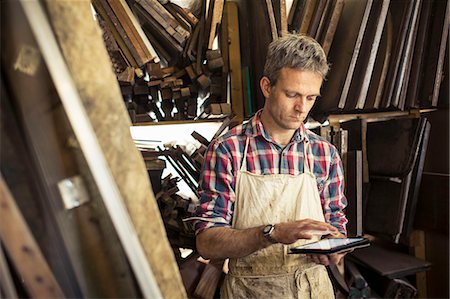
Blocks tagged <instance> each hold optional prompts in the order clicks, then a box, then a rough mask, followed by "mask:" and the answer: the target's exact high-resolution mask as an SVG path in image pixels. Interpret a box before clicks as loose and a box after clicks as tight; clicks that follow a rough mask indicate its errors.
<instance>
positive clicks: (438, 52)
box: [420, 0, 450, 107]
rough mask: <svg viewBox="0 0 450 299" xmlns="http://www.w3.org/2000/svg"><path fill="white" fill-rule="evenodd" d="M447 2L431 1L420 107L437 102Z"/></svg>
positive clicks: (448, 9)
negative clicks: (430, 20) (431, 12)
mask: <svg viewBox="0 0 450 299" xmlns="http://www.w3.org/2000/svg"><path fill="white" fill-rule="evenodd" d="M449 3H450V2H449V1H439V0H435V1H433V15H432V23H431V28H430V33H429V36H428V39H427V42H426V44H427V45H428V52H427V54H426V63H425V65H426V68H425V69H424V74H425V77H424V78H426V80H424V82H423V85H422V87H421V93H420V100H421V104H422V105H421V106H422V107H429V106H436V105H437V103H438V99H439V97H438V96H439V88H440V85H441V81H442V73H443V71H442V68H443V64H444V57H445V51H446V47H447V44H448V27H449V26H448V24H449V15H450V8H449V5H450V4H449ZM447 50H448V48H447ZM431 78H434V79H431Z"/></svg>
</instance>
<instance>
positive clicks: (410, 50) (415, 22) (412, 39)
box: [397, 0, 423, 110]
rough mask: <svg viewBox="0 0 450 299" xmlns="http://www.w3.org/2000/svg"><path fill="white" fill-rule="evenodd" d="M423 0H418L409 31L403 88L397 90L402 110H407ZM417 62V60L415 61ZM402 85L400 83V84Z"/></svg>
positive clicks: (402, 81) (402, 79)
mask: <svg viewBox="0 0 450 299" xmlns="http://www.w3.org/2000/svg"><path fill="white" fill-rule="evenodd" d="M422 4H423V1H422V0H417V2H416V6H415V7H414V11H413V17H412V20H411V24H410V27H411V30H410V31H409V33H408V40H407V43H408V46H407V48H406V53H405V56H406V57H405V66H404V71H403V72H402V73H401V75H402V77H401V78H400V80H401V81H400V83H401V90H400V91H397V94H398V97H399V108H400V110H405V104H406V94H407V92H408V86H409V80H410V75H411V68H412V63H413V60H412V59H413V56H414V49H415V44H416V39H417V32H418V28H419V21H420V19H419V18H420V12H421V10H422ZM414 63H416V62H414ZM399 85H400V84H399Z"/></svg>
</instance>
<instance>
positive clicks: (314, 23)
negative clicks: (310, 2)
mask: <svg viewBox="0 0 450 299" xmlns="http://www.w3.org/2000/svg"><path fill="white" fill-rule="evenodd" d="M327 2H328V1H327V0H318V2H317V4H316V8H315V9H314V11H313V15H312V18H311V23H310V24H309V27H308V35H309V36H311V37H314V36H316V34H317V29H318V28H319V24H320V20H321V19H322V16H323V15H324V14H325V5H326V3H327Z"/></svg>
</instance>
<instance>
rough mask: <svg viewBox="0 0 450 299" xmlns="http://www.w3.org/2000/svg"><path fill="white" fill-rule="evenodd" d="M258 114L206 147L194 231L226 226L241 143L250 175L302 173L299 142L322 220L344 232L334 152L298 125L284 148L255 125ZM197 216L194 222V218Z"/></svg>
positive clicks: (338, 168)
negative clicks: (314, 180) (304, 145)
mask: <svg viewBox="0 0 450 299" xmlns="http://www.w3.org/2000/svg"><path fill="white" fill-rule="evenodd" d="M260 115H261V110H260V111H258V113H257V114H256V115H255V117H253V118H251V119H250V120H249V121H248V122H247V123H246V124H243V125H239V126H237V127H235V128H233V129H232V130H230V131H229V132H227V133H226V134H224V135H222V136H221V137H218V138H217V139H215V140H213V141H212V142H211V144H210V146H209V148H208V151H207V153H206V156H205V162H204V164H203V170H202V172H201V177H200V189H201V191H200V205H199V207H198V208H197V211H196V216H197V217H199V218H201V220H198V221H196V222H195V229H196V233H197V234H198V233H200V232H202V231H203V230H205V229H207V228H210V227H217V226H227V227H230V226H231V221H232V217H233V209H234V201H235V199H236V194H235V190H236V175H237V171H238V170H239V169H240V167H241V163H242V159H243V154H244V148H245V142H246V139H247V138H250V140H249V146H248V151H247V171H249V172H251V173H255V174H264V175H269V174H290V175H298V174H301V173H303V168H304V167H303V162H304V160H303V159H304V151H303V148H304V147H303V144H304V142H307V143H309V147H310V149H311V151H309V150H308V153H311V152H312V155H311V154H308V155H307V158H308V165H312V166H313V167H311V171H312V172H313V173H314V175H315V176H316V180H317V188H318V190H319V195H320V200H321V203H322V208H323V214H324V216H325V221H327V222H328V223H330V224H331V225H333V226H335V227H337V228H338V229H339V231H340V232H341V233H343V234H346V228H345V225H346V223H347V219H346V217H345V214H344V212H343V210H344V208H345V206H346V205H347V199H346V198H345V196H344V174H343V171H342V163H341V159H340V157H339V154H338V151H337V150H336V148H335V147H334V146H333V145H332V144H330V143H329V142H328V141H326V140H324V139H323V138H322V137H320V136H318V135H317V134H315V133H313V132H311V131H309V130H307V129H305V128H304V126H303V125H302V126H301V127H300V128H299V129H298V130H297V131H296V132H295V134H294V136H293V138H292V140H291V142H290V143H289V144H288V145H287V146H286V147H285V148H283V147H282V146H280V145H279V144H277V143H276V142H275V141H274V140H273V139H272V138H271V137H270V135H269V133H268V132H267V131H265V130H264V127H263V125H262V123H261V121H260ZM199 218H197V219H199Z"/></svg>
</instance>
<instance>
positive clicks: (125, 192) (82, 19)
mask: <svg viewBox="0 0 450 299" xmlns="http://www.w3.org/2000/svg"><path fill="white" fill-rule="evenodd" d="M47 8H48V9H49V13H50V15H51V18H52V20H54V21H53V22H54V23H56V24H59V25H60V26H55V31H56V35H57V36H58V37H59V38H60V40H59V46H60V48H61V49H62V53H63V54H64V61H65V62H66V63H67V65H68V68H69V69H70V70H73V71H72V72H71V73H70V76H71V78H72V79H73V82H74V85H75V87H76V89H77V91H76V93H77V94H78V95H79V96H80V98H81V102H82V103H81V104H82V107H81V108H83V109H84V113H85V114H84V115H87V117H88V118H89V123H90V125H91V127H92V128H93V130H94V133H95V138H96V140H97V142H98V144H99V146H100V149H101V150H102V153H103V154H104V159H105V163H106V166H107V167H108V169H109V171H110V173H111V175H112V178H113V181H114V182H115V183H114V184H117V185H116V187H117V188H118V191H119V192H120V196H121V198H122V199H123V203H122V204H123V205H125V207H126V213H127V214H128V215H129V217H130V218H131V220H130V221H131V223H130V222H127V223H124V224H125V225H127V226H128V225H133V227H134V228H135V233H136V234H135V235H134V237H133V235H131V234H130V235H129V237H130V242H132V243H131V245H133V244H137V243H136V242H138V243H139V244H141V246H142V247H141V248H142V250H143V251H144V253H145V257H146V261H145V262H146V263H148V267H150V266H151V271H152V272H153V273H154V278H155V279H156V282H157V284H158V289H159V290H160V291H161V294H162V297H163V298H185V297H186V293H185V290H184V287H183V285H182V282H181V277H180V274H179V271H178V267H177V265H176V263H175V258H174V255H173V251H172V250H171V247H170V244H169V242H168V240H167V236H166V232H165V229H164V225H163V222H162V219H161V215H160V212H159V209H158V206H157V204H156V201H155V199H154V195H153V194H152V192H151V186H150V182H149V179H148V174H147V171H146V168H145V164H144V161H143V160H142V155H141V154H140V153H139V152H138V150H137V149H136V147H135V145H134V142H133V140H132V138H131V135H130V131H129V126H130V120H129V117H128V114H127V111H126V109H125V106H124V105H123V99H122V96H121V94H120V90H119V86H118V85H112V84H111V82H114V80H115V77H114V74H113V73H112V72H111V67H110V65H109V62H108V61H109V58H108V57H107V56H106V55H105V54H106V53H105V51H104V50H103V51H102V50H101V49H102V44H103V41H102V40H101V36H100V35H99V32H98V30H95V28H97V27H96V26H97V24H95V22H94V20H92V18H89V16H90V14H91V11H90V6H89V1H74V2H73V1H54V0H50V1H48V2H47ZM89 20H91V21H89ZM67 24H71V25H72V26H67ZM88 33H89V34H88ZM80 36H83V39H81V40H80V39H79V38H75V37H80ZM61 37H65V38H61ZM86 44H89V45H90V46H91V47H92V48H91V49H99V51H89V52H86V51H83V50H82V49H83V47H84V46H85V45H86ZM47 61H48V60H47ZM80 62H83V63H82V65H83V72H78V71H76V70H78V67H79V66H80ZM93 77H94V78H97V79H96V80H92V78H93ZM62 95H64V94H62V93H61V94H60V96H62ZM64 105H67V103H64ZM67 108H68V107H67V106H65V109H67ZM82 111H83V110H82ZM71 113H73V112H71ZM68 115H70V114H68ZM70 116H71V117H74V116H73V115H70ZM70 121H71V125H72V126H75V124H76V122H74V119H71V120H70ZM78 129H79V128H78ZM78 133H80V132H79V131H78ZM80 137H81V138H80ZM77 138H79V139H78V140H79V141H80V140H81V139H82V136H80V135H77ZM119 140H120V142H118V141H119ZM80 142H81V141H80ZM80 144H81V143H80ZM114 144H115V145H114ZM119 144H120V146H117V145H119ZM82 148H83V151H84V150H89V149H86V147H82ZM84 154H85V157H86V159H87V158H88V156H87V154H86V153H85V152H84ZM91 162H92V161H91ZM90 165H92V164H90ZM90 169H91V171H93V172H94V171H95V169H93V168H90ZM114 184H111V186H114ZM137 186H138V188H137ZM103 191H105V189H103ZM102 194H104V193H102ZM108 199H110V198H103V200H104V202H105V204H106V203H107V200H108ZM121 206H122V205H120V204H119V205H118V208H120V207H121ZM108 211H109V213H113V212H114V211H113V209H109V208H108ZM111 218H113V215H111ZM115 224H117V223H115ZM115 228H116V230H118V231H120V229H121V228H120V227H119V226H118V225H115ZM122 232H123V231H122ZM122 237H123V235H122ZM134 238H136V239H134ZM121 240H123V239H121ZM122 245H123V246H124V247H125V248H127V246H129V245H130V244H126V243H125V242H123V241H122ZM136 249H139V247H137V246H136ZM128 250H129V247H128ZM127 253H128V254H129V255H128V257H129V259H130V263H131V264H132V265H133V269H139V268H138V266H139V265H137V264H136V258H137V257H139V256H138V255H137V254H139V251H136V252H135V253H134V254H135V255H134V256H133V255H131V254H130V252H129V251H128V252H127ZM141 266H145V264H143V265H141ZM134 267H136V268H134ZM135 274H136V278H137V279H139V277H140V278H141V279H140V280H138V281H139V283H140V287H141V288H142V290H143V292H144V290H145V292H144V295H145V296H148V297H150V296H149V293H151V292H152V290H151V288H152V287H153V285H152V283H151V280H148V281H145V282H144V281H143V280H142V276H139V275H138V274H141V273H139V272H138V271H136V272H135ZM108 287H109V286H108Z"/></svg>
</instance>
